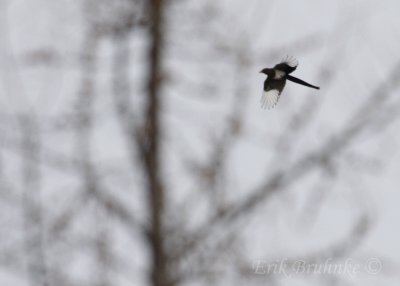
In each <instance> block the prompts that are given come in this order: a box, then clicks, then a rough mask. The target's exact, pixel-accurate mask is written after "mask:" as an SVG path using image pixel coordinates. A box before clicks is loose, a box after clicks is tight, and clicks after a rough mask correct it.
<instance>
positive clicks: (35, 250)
mask: <svg viewBox="0 0 400 286" xmlns="http://www.w3.org/2000/svg"><path fill="white" fill-rule="evenodd" d="M19 122H20V126H21V131H22V132H21V133H22V134H23V139H22V140H23V141H22V146H21V147H22V154H24V157H25V158H30V157H35V158H36V159H35V160H30V159H25V160H24V162H23V170H22V181H23V185H24V191H23V197H22V204H23V205H22V207H23V213H24V215H23V221H24V232H25V251H26V255H27V261H28V276H29V283H30V285H32V286H38V285H43V286H45V285H48V281H47V268H46V260H45V257H46V255H45V246H44V241H43V239H44V229H43V221H42V212H43V210H42V206H41V204H42V203H41V199H42V198H41V193H40V188H41V183H40V182H41V172H40V164H37V163H36V162H35V161H39V160H40V159H39V158H40V139H39V138H40V133H39V132H40V130H39V126H38V124H37V121H36V120H35V118H34V117H33V116H29V115H25V116H22V115H21V116H20V117H19Z"/></svg>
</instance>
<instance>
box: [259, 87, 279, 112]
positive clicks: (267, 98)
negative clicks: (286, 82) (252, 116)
mask: <svg viewBox="0 0 400 286" xmlns="http://www.w3.org/2000/svg"><path fill="white" fill-rule="evenodd" d="M279 96H280V93H279V91H278V90H277V89H270V90H268V91H265V90H264V91H263V94H262V96H261V100H260V102H261V107H262V108H264V109H266V108H268V109H270V108H272V107H274V106H275V105H276V104H277V103H278V100H279Z"/></svg>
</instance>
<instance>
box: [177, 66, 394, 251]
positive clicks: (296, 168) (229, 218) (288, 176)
mask: <svg viewBox="0 0 400 286" xmlns="http://www.w3.org/2000/svg"><path fill="white" fill-rule="evenodd" d="M389 74H390V77H389V78H388V79H387V81H385V82H384V83H382V84H380V85H379V86H378V87H377V88H376V89H375V91H374V92H372V93H371V94H370V96H369V97H368V99H367V100H366V102H365V103H364V104H363V105H362V106H361V108H360V109H359V110H358V111H357V112H356V113H355V116H362V118H361V120H360V119H359V118H354V119H353V120H352V121H349V122H350V124H349V125H347V126H345V127H344V128H343V129H342V130H341V131H339V132H338V133H337V134H335V135H333V136H331V137H330V138H328V140H326V141H325V142H324V143H323V144H322V146H321V147H320V148H318V149H317V150H315V151H311V152H309V153H308V154H306V155H304V156H303V157H301V158H300V159H299V160H298V161H297V162H295V163H294V164H292V165H291V166H288V167H286V168H285V169H283V170H277V171H275V173H274V174H273V175H272V176H270V177H268V179H267V180H266V181H265V182H263V183H262V184H261V185H260V186H259V187H257V188H255V189H254V190H252V191H248V192H247V193H249V195H248V197H246V198H245V199H244V200H241V201H239V202H237V203H234V204H232V205H231V206H230V207H228V208H227V209H226V212H224V213H216V214H215V215H214V216H213V217H212V218H211V219H210V220H209V221H208V222H207V224H206V225H204V226H202V227H199V228H198V230H197V232H195V233H194V234H193V236H192V237H191V239H190V240H189V242H188V244H187V245H186V246H185V247H183V249H184V250H185V251H189V250H192V251H193V249H194V248H196V247H197V245H198V244H201V243H202V242H203V241H205V240H206V238H207V237H209V236H211V235H213V233H214V232H213V231H214V230H215V228H216V227H217V226H222V225H224V227H226V225H227V224H231V223H234V222H236V220H237V219H238V218H243V216H246V215H249V214H250V213H252V212H254V211H255V209H256V207H257V206H259V205H260V204H262V203H264V202H265V201H266V199H268V198H270V197H271V196H272V195H273V194H275V193H277V192H278V191H280V190H283V189H284V188H288V187H290V186H291V185H292V184H293V183H294V182H296V181H298V180H299V179H300V178H302V177H304V176H306V175H307V174H310V173H311V172H312V171H314V170H315V169H317V168H320V166H321V165H325V164H326V162H329V161H330V160H332V159H333V158H334V157H335V156H338V154H339V153H341V152H342V151H343V150H344V149H345V148H346V147H348V146H349V145H351V143H353V142H354V141H355V140H356V139H357V138H358V137H359V136H361V135H362V134H363V133H364V132H366V131H367V130H368V128H370V127H371V124H372V123H374V120H377V119H378V118H377V117H376V113H377V111H376V110H375V112H374V113H373V114H365V113H364V112H363V111H365V110H370V109H371V108H372V107H373V106H376V101H377V100H379V99H381V100H385V99H387V98H388V97H389V94H390V92H391V91H393V90H394V89H395V88H397V85H398V84H399V83H400V63H398V64H397V65H396V67H395V68H394V69H393V70H392V71H391V72H390V73H389ZM388 85H389V86H390V87H391V88H390V89H388V88H386V89H384V88H382V86H388ZM389 108H390V107H389ZM379 113H383V114H384V113H385V108H381V109H380V110H379ZM397 117H398V116H396V119H397ZM392 119H394V118H392ZM385 127H387V126H382V128H385Z"/></svg>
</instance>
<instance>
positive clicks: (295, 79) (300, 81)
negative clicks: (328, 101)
mask: <svg viewBox="0 0 400 286" xmlns="http://www.w3.org/2000/svg"><path fill="white" fill-rule="evenodd" d="M286 79H288V80H290V81H293V82H295V83H298V84H302V85H305V86H308V87H311V88H315V89H319V87H318V86H315V85H312V84H309V83H307V82H305V81H303V80H301V79H299V78H297V77H294V76H291V75H287V76H286Z"/></svg>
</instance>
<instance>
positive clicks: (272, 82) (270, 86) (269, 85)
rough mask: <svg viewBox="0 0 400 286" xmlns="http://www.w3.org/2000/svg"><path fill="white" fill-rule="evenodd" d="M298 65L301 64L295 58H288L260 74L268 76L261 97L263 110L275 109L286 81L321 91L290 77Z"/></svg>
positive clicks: (316, 87)
mask: <svg viewBox="0 0 400 286" xmlns="http://www.w3.org/2000/svg"><path fill="white" fill-rule="evenodd" d="M298 65H299V62H298V61H297V60H296V59H295V58H293V57H286V58H284V59H283V60H282V62H281V63H279V64H277V65H275V66H274V67H273V68H272V69H270V68H265V69H263V70H261V71H260V73H264V74H266V75H267V76H268V77H267V78H266V80H265V81H264V91H263V95H262V97H261V107H262V108H264V109H265V108H268V109H270V108H272V107H275V105H276V104H277V103H278V100H279V97H280V95H281V92H282V90H283V88H284V87H285V84H286V80H290V81H292V82H295V83H298V84H302V85H305V86H308V87H311V88H315V89H319V87H318V86H315V85H312V84H309V83H307V82H305V81H303V80H301V79H299V78H297V77H294V76H291V75H289V74H291V73H292V72H294V70H295V69H296V68H297V66H298Z"/></svg>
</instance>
